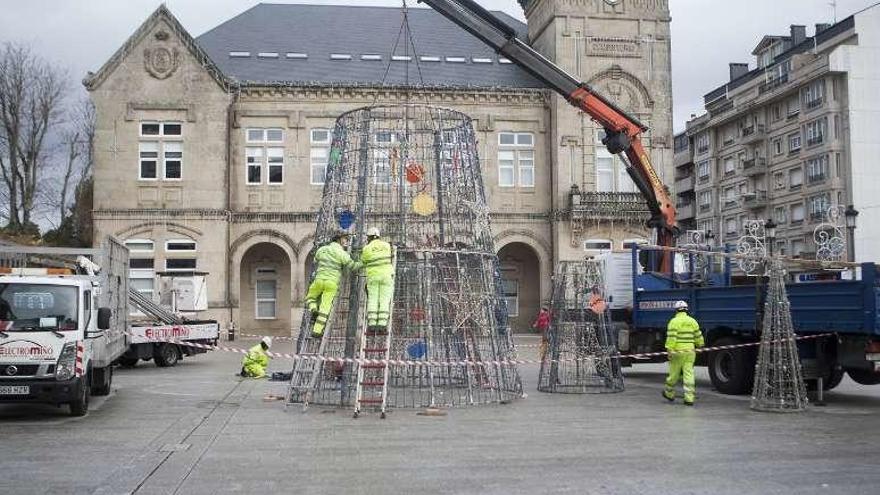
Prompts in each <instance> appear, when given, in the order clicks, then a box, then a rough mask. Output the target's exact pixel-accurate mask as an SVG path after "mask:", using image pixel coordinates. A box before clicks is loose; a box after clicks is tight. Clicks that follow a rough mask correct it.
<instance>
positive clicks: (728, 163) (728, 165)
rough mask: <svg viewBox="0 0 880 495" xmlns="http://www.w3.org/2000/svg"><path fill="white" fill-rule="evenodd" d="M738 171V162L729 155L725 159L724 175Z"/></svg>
mask: <svg viewBox="0 0 880 495" xmlns="http://www.w3.org/2000/svg"><path fill="white" fill-rule="evenodd" d="M734 172H736V162H735V161H733V157H727V158H725V159H724V175H730V174H732V173H734Z"/></svg>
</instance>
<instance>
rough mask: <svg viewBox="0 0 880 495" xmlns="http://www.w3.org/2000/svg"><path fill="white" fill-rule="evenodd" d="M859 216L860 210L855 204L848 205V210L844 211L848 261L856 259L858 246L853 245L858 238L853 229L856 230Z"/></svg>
mask: <svg viewBox="0 0 880 495" xmlns="http://www.w3.org/2000/svg"><path fill="white" fill-rule="evenodd" d="M858 216H859V210H856V209H855V208H853V205H849V206H847V207H846V211H844V212H843V217H844V219H845V220H846V234H847V236H846V237H847V238H846V257H847V260H848V261H855V260H856V254H855V252H856V247H855V246H854V245H853V244H855V242H856V238H855V234H854V232H853V231H855V230H856V218H857V217H858Z"/></svg>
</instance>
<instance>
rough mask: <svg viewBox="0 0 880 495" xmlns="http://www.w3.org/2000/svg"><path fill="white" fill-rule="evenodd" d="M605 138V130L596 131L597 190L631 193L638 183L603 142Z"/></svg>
mask: <svg viewBox="0 0 880 495" xmlns="http://www.w3.org/2000/svg"><path fill="white" fill-rule="evenodd" d="M603 139H605V130H604V129H598V130H597V131H596V147H595V149H596V158H595V159H596V191H597V192H622V193H631V192H635V191H636V185H635V183H634V182H633V181H632V178H631V177H630V176H629V173H628V172H627V171H626V165H625V164H624V163H623V162H622V161H621V160H617V159H616V157H615V156H614V155H612V154H611V153H609V152H608V148H606V147H605V146H604V145H603V144H602V140H603Z"/></svg>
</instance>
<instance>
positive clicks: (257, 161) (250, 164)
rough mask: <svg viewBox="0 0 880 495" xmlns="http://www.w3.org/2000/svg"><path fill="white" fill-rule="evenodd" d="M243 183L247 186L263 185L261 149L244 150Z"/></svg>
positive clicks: (250, 148) (249, 147)
mask: <svg viewBox="0 0 880 495" xmlns="http://www.w3.org/2000/svg"><path fill="white" fill-rule="evenodd" d="M245 160H246V161H247V163H246V165H245V167H246V169H245V181H246V182H247V184H248V185H256V184H262V183H263V148H259V147H255V146H248V147H247V148H245Z"/></svg>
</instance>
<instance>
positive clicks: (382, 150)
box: [372, 131, 401, 185]
mask: <svg viewBox="0 0 880 495" xmlns="http://www.w3.org/2000/svg"><path fill="white" fill-rule="evenodd" d="M400 141H401V136H398V135H397V134H396V133H394V132H389V131H382V132H377V133H376V134H374V135H373V142H374V143H375V145H376V147H375V151H374V153H373V170H372V176H373V183H374V184H378V185H388V184H391V166H392V162H393V161H395V160H398V161H399V158H396V157H395V155H396V153H397V146H398V143H399V142H400Z"/></svg>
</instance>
